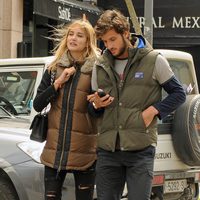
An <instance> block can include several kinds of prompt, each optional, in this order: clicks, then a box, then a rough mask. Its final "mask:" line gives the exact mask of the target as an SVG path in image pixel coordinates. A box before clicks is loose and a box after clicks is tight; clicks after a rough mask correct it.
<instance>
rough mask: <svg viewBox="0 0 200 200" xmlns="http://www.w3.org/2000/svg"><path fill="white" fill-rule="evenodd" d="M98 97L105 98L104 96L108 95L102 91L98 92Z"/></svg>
mask: <svg viewBox="0 0 200 200" xmlns="http://www.w3.org/2000/svg"><path fill="white" fill-rule="evenodd" d="M98 95H99V96H100V97H104V96H105V95H106V93H105V92H104V91H103V90H102V91H99V92H98Z"/></svg>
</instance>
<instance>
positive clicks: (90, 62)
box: [57, 52, 96, 74]
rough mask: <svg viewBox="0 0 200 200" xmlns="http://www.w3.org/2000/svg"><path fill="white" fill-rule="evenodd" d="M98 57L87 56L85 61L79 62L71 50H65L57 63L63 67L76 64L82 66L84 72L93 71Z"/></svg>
mask: <svg viewBox="0 0 200 200" xmlns="http://www.w3.org/2000/svg"><path fill="white" fill-rule="evenodd" d="M95 60H96V58H95V57H93V58H87V59H86V60H85V61H84V62H79V61H76V60H74V59H73V58H72V57H71V55H70V54H69V52H65V53H64V54H63V55H62V57H61V58H60V59H59V60H58V62H57V64H58V65H59V66H62V67H66V68H68V67H72V66H76V67H78V68H80V70H81V72H82V73H86V74H87V73H91V71H92V68H93V66H94V63H95Z"/></svg>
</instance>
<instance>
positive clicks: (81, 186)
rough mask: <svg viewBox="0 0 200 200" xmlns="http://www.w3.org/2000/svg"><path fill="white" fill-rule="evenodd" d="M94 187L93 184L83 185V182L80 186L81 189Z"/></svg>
mask: <svg viewBox="0 0 200 200" xmlns="http://www.w3.org/2000/svg"><path fill="white" fill-rule="evenodd" d="M91 187H92V185H90V184H88V185H83V184H80V185H79V186H78V189H79V190H87V189H90V188H91Z"/></svg>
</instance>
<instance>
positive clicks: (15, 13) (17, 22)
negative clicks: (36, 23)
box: [0, 0, 23, 58]
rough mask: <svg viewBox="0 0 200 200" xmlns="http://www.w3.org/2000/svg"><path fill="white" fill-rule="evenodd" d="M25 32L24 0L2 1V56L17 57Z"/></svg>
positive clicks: (0, 33)
mask: <svg viewBox="0 0 200 200" xmlns="http://www.w3.org/2000/svg"><path fill="white" fill-rule="evenodd" d="M22 34H23V0H1V1H0V58H15V57H17V43H18V42H21V41H22Z"/></svg>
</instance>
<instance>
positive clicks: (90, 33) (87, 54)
mask: <svg viewBox="0 0 200 200" xmlns="http://www.w3.org/2000/svg"><path fill="white" fill-rule="evenodd" d="M76 25H79V26H80V27H81V28H82V29H83V30H84V31H85V33H86V37H87V44H86V50H85V51H84V52H83V58H84V59H90V58H94V57H96V56H97V44H96V35H95V31H94V29H93V27H92V25H91V24H90V22H89V21H87V20H86V19H77V20H75V21H73V22H71V23H70V24H67V25H64V26H62V27H61V28H54V30H53V35H52V37H50V39H52V40H53V41H54V42H56V46H55V48H54V49H53V50H52V53H53V54H54V56H55V59H54V61H53V62H52V63H51V64H50V66H49V70H55V69H56V64H57V62H58V60H60V58H61V57H62V56H63V54H64V53H66V52H67V51H68V48H67V37H68V34H69V31H70V30H71V28H73V27H74V26H76Z"/></svg>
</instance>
